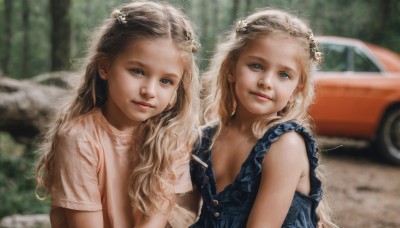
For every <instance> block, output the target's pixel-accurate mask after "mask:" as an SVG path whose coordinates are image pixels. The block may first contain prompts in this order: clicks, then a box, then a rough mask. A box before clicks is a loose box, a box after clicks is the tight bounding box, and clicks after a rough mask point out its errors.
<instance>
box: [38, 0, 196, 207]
mask: <svg viewBox="0 0 400 228" xmlns="http://www.w3.org/2000/svg"><path fill="white" fill-rule="evenodd" d="M140 38H145V39H146V38H147V39H160V38H165V39H171V40H172V41H174V43H175V44H176V45H177V46H178V47H179V48H180V49H181V51H182V53H183V56H184V59H185V66H184V74H183V77H182V80H181V81H180V84H179V87H178V89H177V92H176V101H175V102H174V104H173V106H172V107H170V108H167V109H166V110H164V111H163V112H162V113H160V114H159V115H156V116H154V117H152V118H150V119H148V120H146V121H144V122H143V123H142V124H141V126H140V127H139V129H138V134H137V135H138V137H137V138H135V141H134V145H133V149H134V150H135V151H136V153H138V155H137V156H136V160H135V161H133V164H132V173H131V178H130V184H129V195H130V197H131V202H132V206H133V207H135V208H136V209H139V210H140V211H142V212H143V213H145V214H148V213H149V212H150V211H152V210H155V209H157V208H158V207H157V205H158V203H159V202H160V199H167V198H168V194H171V188H172V185H171V183H170V181H164V179H165V177H166V176H167V177H169V179H168V180H171V181H172V180H173V179H174V178H175V177H174V174H173V167H172V166H173V161H175V160H176V159H177V158H178V157H182V156H187V157H189V152H190V150H191V147H192V144H193V143H194V140H195V134H196V132H195V131H194V129H195V127H196V126H197V125H198V116H199V106H200V102H199V95H198V89H199V82H198V80H199V79H198V68H197V65H196V63H195V59H194V56H193V52H195V51H196V50H197V48H198V46H197V45H196V43H195V41H194V33H193V30H192V27H191V25H190V22H189V21H188V20H187V19H186V17H185V16H184V15H183V14H182V12H181V11H180V10H178V9H176V8H175V7H172V6H170V5H168V4H166V3H156V2H150V1H135V2H132V3H128V4H126V5H123V6H122V7H121V8H119V9H118V10H117V11H114V13H113V17H112V18H109V19H106V20H105V21H104V23H103V25H102V26H101V27H100V28H98V29H97V31H96V32H95V33H94V34H93V36H92V40H91V46H90V48H89V50H88V54H87V57H86V59H85V60H84V62H83V63H82V69H83V70H82V73H81V74H80V77H79V78H77V82H76V83H77V84H76V86H75V88H73V90H72V91H71V93H70V95H69V96H68V97H67V98H66V100H65V102H64V103H63V104H62V106H61V107H58V111H57V113H56V115H54V120H53V122H52V123H51V125H50V128H49V130H48V132H47V134H46V135H45V137H44V140H43V143H42V144H41V145H40V148H39V151H38V152H39V155H40V157H39V160H38V162H37V167H36V172H35V175H36V180H37V187H36V195H37V197H38V198H41V199H43V198H44V197H46V196H48V195H49V194H50V193H51V185H52V181H53V180H52V173H53V156H54V153H55V146H56V143H57V141H56V139H57V134H58V132H59V131H60V129H62V128H63V127H64V126H65V125H66V124H68V123H69V122H70V121H71V120H73V119H74V118H76V117H78V116H80V115H83V114H85V113H87V112H89V111H91V110H93V109H94V108H96V107H102V106H103V105H104V104H105V102H106V100H107V84H106V81H104V80H101V78H100V77H99V72H98V64H99V61H101V60H102V59H104V58H107V59H111V60H112V59H113V58H115V56H116V55H117V54H118V53H120V52H121V51H122V50H123V49H124V47H125V46H126V45H127V44H128V42H131V41H132V40H133V41H134V40H135V39H140Z"/></svg>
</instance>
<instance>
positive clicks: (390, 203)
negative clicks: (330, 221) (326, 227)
mask: <svg viewBox="0 0 400 228" xmlns="http://www.w3.org/2000/svg"><path fill="white" fill-rule="evenodd" d="M318 142H319V145H320V148H321V151H322V153H321V154H322V159H321V164H322V165H324V166H325V169H324V170H325V172H324V173H325V175H326V177H327V180H328V181H327V191H326V192H327V194H328V195H327V199H328V200H329V203H330V206H331V209H332V211H333V213H334V220H335V222H336V223H337V224H338V225H339V227H345V228H348V227H351V228H352V227H363V228H380V227H382V228H383V227H385V228H392V227H400V166H393V165H390V164H387V163H385V162H384V161H381V159H379V157H377V156H376V153H374V152H375V151H373V149H371V147H370V146H369V145H368V143H366V142H363V141H354V140H348V139H332V138H322V137H319V138H318ZM340 145H343V146H340ZM338 146H339V148H336V149H332V148H335V147H338ZM330 149H332V150H330Z"/></svg>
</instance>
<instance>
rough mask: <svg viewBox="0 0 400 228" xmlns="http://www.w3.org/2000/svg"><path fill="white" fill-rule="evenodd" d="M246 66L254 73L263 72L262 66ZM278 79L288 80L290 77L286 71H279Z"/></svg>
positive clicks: (256, 64) (252, 64) (254, 64)
mask: <svg viewBox="0 0 400 228" xmlns="http://www.w3.org/2000/svg"><path fill="white" fill-rule="evenodd" d="M248 66H249V68H250V69H251V70H253V71H256V72H258V71H264V67H263V65H261V64H258V63H251V64H249V65H248ZM278 77H279V78H281V79H290V75H289V73H287V72H286V71H279V72H278Z"/></svg>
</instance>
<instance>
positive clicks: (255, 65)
mask: <svg viewBox="0 0 400 228" xmlns="http://www.w3.org/2000/svg"><path fill="white" fill-rule="evenodd" d="M249 67H250V68H251V69H254V70H264V67H263V66H261V64H257V63H252V64H250V65H249Z"/></svg>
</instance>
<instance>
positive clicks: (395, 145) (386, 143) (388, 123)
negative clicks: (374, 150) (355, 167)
mask: <svg viewBox="0 0 400 228" xmlns="http://www.w3.org/2000/svg"><path fill="white" fill-rule="evenodd" d="M377 143H378V149H379V152H380V153H381V154H382V155H383V156H384V157H385V158H386V159H387V160H388V161H389V162H392V163H394V164H397V165H400V108H397V109H395V110H391V111H389V112H388V113H387V114H386V115H385V117H384V118H383V121H382V123H381V126H380V128H379V131H378V137H377Z"/></svg>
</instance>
